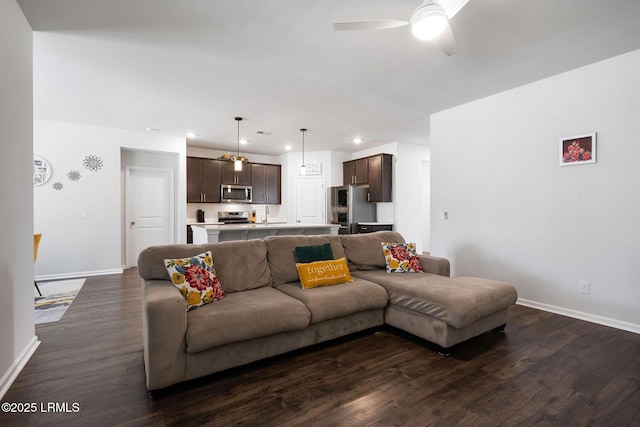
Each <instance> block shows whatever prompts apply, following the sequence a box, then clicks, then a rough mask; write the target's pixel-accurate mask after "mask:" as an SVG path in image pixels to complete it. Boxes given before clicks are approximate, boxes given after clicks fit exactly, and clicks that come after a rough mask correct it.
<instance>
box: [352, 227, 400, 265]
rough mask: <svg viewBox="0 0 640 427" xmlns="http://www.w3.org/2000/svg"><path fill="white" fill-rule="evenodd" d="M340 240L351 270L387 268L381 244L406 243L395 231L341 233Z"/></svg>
mask: <svg viewBox="0 0 640 427" xmlns="http://www.w3.org/2000/svg"><path fill="white" fill-rule="evenodd" d="M340 240H341V241H342V246H343V248H344V253H345V254H346V256H347V260H348V261H349V270H351V271H355V270H377V269H379V268H385V265H386V263H385V259H384V254H383V253H382V250H381V246H380V244H381V243H384V242H396V243H405V240H404V238H403V237H402V235H401V234H400V233H398V232H395V231H376V232H375V233H367V234H352V235H341V236H340Z"/></svg>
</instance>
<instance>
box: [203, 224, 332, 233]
mask: <svg viewBox="0 0 640 427" xmlns="http://www.w3.org/2000/svg"><path fill="white" fill-rule="evenodd" d="M191 225H195V224H191ZM199 225H200V226H204V228H206V229H207V230H220V231H224V230H228V231H235V230H259V229H267V230H278V229H284V228H331V227H335V228H339V227H340V226H339V225H336V224H299V223H290V222H289V223H288V222H270V223H268V224H266V225H265V224H263V223H259V224H207V223H204V224H203V223H199Z"/></svg>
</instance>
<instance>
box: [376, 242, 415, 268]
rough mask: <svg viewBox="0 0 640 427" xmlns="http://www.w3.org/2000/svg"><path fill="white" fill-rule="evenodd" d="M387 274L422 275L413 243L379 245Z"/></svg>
mask: <svg viewBox="0 0 640 427" xmlns="http://www.w3.org/2000/svg"><path fill="white" fill-rule="evenodd" d="M381 244H382V251H383V253H384V259H385V263H386V266H387V273H422V265H421V264H420V259H419V258H418V255H417V254H416V245H415V243H384V242H383V243H381Z"/></svg>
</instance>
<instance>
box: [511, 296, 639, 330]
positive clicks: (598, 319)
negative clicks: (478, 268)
mask: <svg viewBox="0 0 640 427" xmlns="http://www.w3.org/2000/svg"><path fill="white" fill-rule="evenodd" d="M516 304H519V305H524V306H526V307H531V308H537V309H538V310H542V311H548V312H551V313H556V314H561V315H563V316H567V317H573V318H574V319H580V320H586V321H587V322H591V323H597V324H598V325H604V326H611V327H612V328H616V329H622V330H623V331H629V332H635V333H636V334H640V325H637V324H634V323H629V322H624V321H622V320H616V319H610V318H608V317H602V316H597V315H595V314H589V313H584V312H582V311H576V310H571V309H569V308H564V307H558V306H555V305H550V304H545V303H541V302H537V301H530V300H526V299H522V298H518V301H516Z"/></svg>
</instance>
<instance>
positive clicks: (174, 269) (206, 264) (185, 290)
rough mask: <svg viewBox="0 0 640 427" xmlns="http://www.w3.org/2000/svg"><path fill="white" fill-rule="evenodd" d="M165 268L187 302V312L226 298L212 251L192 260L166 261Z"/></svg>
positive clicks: (191, 258)
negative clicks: (214, 264) (214, 265)
mask: <svg viewBox="0 0 640 427" xmlns="http://www.w3.org/2000/svg"><path fill="white" fill-rule="evenodd" d="M164 266H165V267H166V268H167V271H168V272H169V276H170V277H171V282H172V283H173V285H174V286H175V287H176V288H178V289H179V290H180V293H182V296H183V297H184V299H185V301H186V302H187V311H191V310H194V309H196V308H198V307H200V306H202V305H205V304H209V303H212V302H214V301H217V300H220V299H222V298H224V291H223V290H222V287H221V286H220V281H219V280H218V277H217V276H216V270H215V268H213V257H212V256H211V251H207V252H205V253H203V254H200V255H196V256H193V257H190V258H180V259H165V260H164Z"/></svg>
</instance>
